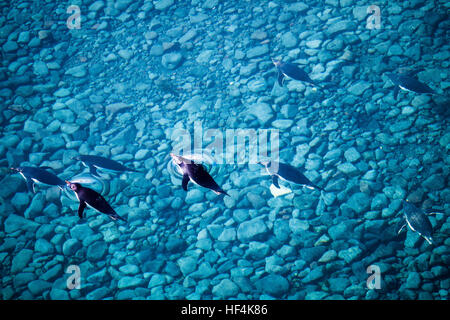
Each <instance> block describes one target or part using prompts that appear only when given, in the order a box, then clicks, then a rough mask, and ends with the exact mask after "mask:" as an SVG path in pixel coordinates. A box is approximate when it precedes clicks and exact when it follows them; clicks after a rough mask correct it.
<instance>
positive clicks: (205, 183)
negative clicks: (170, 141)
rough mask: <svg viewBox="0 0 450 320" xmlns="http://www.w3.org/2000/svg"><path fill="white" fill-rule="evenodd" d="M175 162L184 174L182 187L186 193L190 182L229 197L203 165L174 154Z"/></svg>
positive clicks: (172, 155)
mask: <svg viewBox="0 0 450 320" xmlns="http://www.w3.org/2000/svg"><path fill="white" fill-rule="evenodd" d="M170 156H171V157H172V160H173V162H174V163H175V164H176V165H177V166H178V168H179V169H180V171H181V173H182V174H183V180H182V183H181V186H182V187H183V190H184V191H187V186H188V183H189V181H192V182H193V183H195V184H198V185H200V186H202V187H204V188H208V189H211V190H212V191H214V192H215V193H216V194H218V195H219V194H224V195H227V196H229V194H228V193H226V192H225V191H224V190H223V189H222V188H221V187H219V185H218V184H217V183H216V182H215V181H214V179H213V178H212V177H211V176H210V175H209V173H208V171H206V169H205V167H204V166H203V165H201V164H197V163H194V162H193V161H191V160H189V159H186V158H183V157H181V156H177V155H175V154H173V153H171V154H170Z"/></svg>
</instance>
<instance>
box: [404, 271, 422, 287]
mask: <svg viewBox="0 0 450 320" xmlns="http://www.w3.org/2000/svg"><path fill="white" fill-rule="evenodd" d="M420 283H421V279H420V274H419V273H417V272H414V271H411V272H408V277H407V278H406V283H405V288H406V289H419V288H420Z"/></svg>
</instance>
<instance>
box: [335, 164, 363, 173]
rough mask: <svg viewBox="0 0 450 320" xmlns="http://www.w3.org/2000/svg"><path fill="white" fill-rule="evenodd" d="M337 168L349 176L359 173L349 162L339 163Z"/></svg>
mask: <svg viewBox="0 0 450 320" xmlns="http://www.w3.org/2000/svg"><path fill="white" fill-rule="evenodd" d="M337 169H338V170H339V171H341V172H342V173H345V174H346V175H349V176H354V175H356V174H358V173H359V170H358V168H356V167H355V166H354V165H353V164H351V163H350V162H345V163H341V164H339V165H338V166H337Z"/></svg>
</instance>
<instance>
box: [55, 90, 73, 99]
mask: <svg viewBox="0 0 450 320" xmlns="http://www.w3.org/2000/svg"><path fill="white" fill-rule="evenodd" d="M70 94H71V91H70V90H69V89H67V88H59V89H58V90H56V91H55V92H54V93H53V95H54V96H55V97H57V98H65V97H67V96H69V95H70Z"/></svg>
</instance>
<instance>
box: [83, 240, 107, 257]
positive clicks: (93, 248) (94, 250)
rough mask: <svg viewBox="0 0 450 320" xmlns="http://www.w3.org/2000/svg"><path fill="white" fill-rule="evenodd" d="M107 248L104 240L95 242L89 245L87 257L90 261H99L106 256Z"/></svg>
mask: <svg viewBox="0 0 450 320" xmlns="http://www.w3.org/2000/svg"><path fill="white" fill-rule="evenodd" d="M106 250H107V246H106V244H105V243H104V242H103V241H97V242H94V243H93V244H91V245H90V246H89V247H88V249H87V254H86V257H87V258H88V260H90V261H99V260H101V259H102V258H103V257H104V255H105V253H106Z"/></svg>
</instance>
